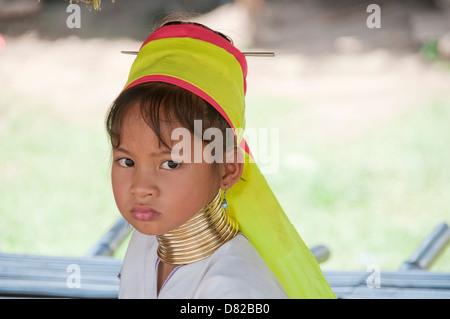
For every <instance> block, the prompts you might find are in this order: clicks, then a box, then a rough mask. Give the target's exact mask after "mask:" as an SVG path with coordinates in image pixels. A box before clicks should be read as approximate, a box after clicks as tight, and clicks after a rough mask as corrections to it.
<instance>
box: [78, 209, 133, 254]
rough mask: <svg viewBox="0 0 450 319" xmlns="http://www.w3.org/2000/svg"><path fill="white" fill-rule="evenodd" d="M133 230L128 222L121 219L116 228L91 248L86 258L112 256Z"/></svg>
mask: <svg viewBox="0 0 450 319" xmlns="http://www.w3.org/2000/svg"><path fill="white" fill-rule="evenodd" d="M131 230H132V228H131V227H129V225H128V223H127V221H126V220H125V219H123V218H122V217H120V218H119V219H118V220H117V222H116V223H115V224H114V226H113V227H111V229H110V230H109V231H108V232H107V233H106V234H105V235H103V237H102V238H101V239H100V240H99V241H98V242H97V244H95V245H94V247H92V248H91V250H90V251H89V252H88V253H87V254H86V257H94V256H112V255H113V254H114V252H115V251H116V250H117V248H118V247H119V246H120V244H121V243H122V242H123V241H124V240H125V238H126V237H127V236H128V235H129V234H130V232H131Z"/></svg>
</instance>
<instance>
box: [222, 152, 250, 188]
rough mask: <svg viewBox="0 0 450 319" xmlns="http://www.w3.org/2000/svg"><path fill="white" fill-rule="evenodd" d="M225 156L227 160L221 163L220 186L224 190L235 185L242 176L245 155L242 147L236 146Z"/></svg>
mask: <svg viewBox="0 0 450 319" xmlns="http://www.w3.org/2000/svg"><path fill="white" fill-rule="evenodd" d="M225 157H226V160H225V162H224V163H222V164H220V165H221V169H220V174H221V176H220V177H221V178H220V188H222V189H223V190H225V189H229V188H230V187H231V186H233V185H234V184H235V183H236V182H237V181H238V180H239V179H240V178H241V176H242V171H243V170H244V160H243V158H244V155H243V154H242V150H241V149H240V148H238V147H234V148H233V149H232V150H230V151H228V152H227V154H226V156H225Z"/></svg>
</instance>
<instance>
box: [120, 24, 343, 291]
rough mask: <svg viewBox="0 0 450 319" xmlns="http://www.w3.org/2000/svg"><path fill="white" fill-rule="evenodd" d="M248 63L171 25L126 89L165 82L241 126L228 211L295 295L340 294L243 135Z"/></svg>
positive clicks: (196, 30) (151, 44) (208, 37)
mask: <svg viewBox="0 0 450 319" xmlns="http://www.w3.org/2000/svg"><path fill="white" fill-rule="evenodd" d="M246 75H247V62H246V60H245V56H244V55H243V54H242V52H240V51H239V50H238V49H236V48H235V47H234V46H233V45H232V44H231V43H230V42H229V41H227V40H226V39H224V38H223V37H221V36H220V35H218V34H216V33H215V32H213V31H211V30H208V29H207V28H204V27H202V26H199V25H194V24H175V25H167V26H163V27H161V28H159V29H157V30H156V31H155V32H153V33H152V34H151V35H150V36H149V37H148V38H147V40H146V41H145V42H144V43H143V45H142V46H141V48H140V50H139V53H138V55H137V57H136V60H135V61H134V63H133V65H132V67H131V71H130V75H129V78H128V81H127V84H126V85H125V88H124V89H127V88H130V87H132V86H135V85H137V84H140V83H145V82H151V81H161V82H166V83H171V84H174V85H177V86H179V87H182V88H184V89H187V90H189V91H191V92H193V93H194V94H196V95H198V96H200V97H201V98H203V99H204V100H206V101H207V102H209V103H210V104H211V105H212V106H214V108H216V110H217V111H219V112H220V113H221V114H222V116H223V117H224V118H225V119H226V120H227V122H228V123H229V125H230V126H231V127H232V128H234V129H235V130H236V129H240V130H236V132H240V133H241V134H237V136H236V139H237V142H238V145H240V147H241V148H242V149H243V151H244V154H245V164H244V171H243V175H242V179H241V180H239V181H238V182H237V183H236V184H235V185H234V186H233V189H232V191H231V192H230V193H229V194H228V195H227V200H228V202H229V205H230V206H229V208H228V213H229V214H230V215H231V216H232V217H233V218H234V219H235V220H236V221H237V222H238V224H239V228H240V230H241V231H242V232H243V233H244V234H245V235H246V236H247V238H248V239H249V240H250V242H251V243H252V244H253V246H254V247H255V248H256V249H257V250H258V252H259V253H260V255H261V256H262V257H263V259H264V260H265V261H266V263H267V264H268V266H269V267H270V268H271V270H272V271H273V272H274V274H275V275H276V276H277V277H278V279H279V280H280V282H281V284H282V285H283V287H284V288H285V290H286V291H287V293H288V294H289V296H290V297H291V298H335V296H334V294H333V292H332V291H331V289H330V287H329V285H328V283H327V282H326V280H325V278H324V277H323V275H322V272H321V270H320V268H319V266H318V264H317V261H316V259H315V258H314V256H313V255H312V254H311V252H310V250H309V249H308V248H307V247H306V245H305V244H304V242H303V241H302V239H301V238H300V236H299V235H298V233H297V231H296V230H295V228H294V227H293V225H292V224H291V223H290V221H289V219H288V218H287V216H286V215H285V213H284V211H283V209H282V208H281V206H280V205H279V203H278V201H277V199H276V198H275V196H274V194H273V192H272V191H271V189H270V187H269V185H268V184H267V182H266V180H265V178H264V176H263V175H262V173H261V172H260V170H259V168H258V166H257V164H256V163H255V162H254V161H253V160H252V158H251V154H250V150H249V148H248V146H247V144H246V142H245V140H244V139H243V137H242V132H243V129H244V127H245V117H244V109H245V105H244V96H245V91H246Z"/></svg>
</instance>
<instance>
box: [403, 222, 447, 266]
mask: <svg viewBox="0 0 450 319" xmlns="http://www.w3.org/2000/svg"><path fill="white" fill-rule="evenodd" d="M449 242H450V228H449V227H448V225H447V224H446V223H441V224H439V225H438V226H437V227H436V228H435V229H434V230H433V232H432V233H431V234H430V235H429V236H428V237H427V238H426V239H425V240H424V241H423V242H422V244H421V245H420V246H419V248H418V249H417V250H416V251H415V252H414V254H413V255H412V256H411V258H409V259H408V260H407V261H406V262H405V263H403V265H402V267H401V268H400V270H411V269H428V268H429V267H430V265H431V264H432V263H433V262H434V261H435V260H436V258H437V257H438V256H439V254H440V253H441V252H442V251H443V250H444V248H445V246H446V245H447V244H448V243H449Z"/></svg>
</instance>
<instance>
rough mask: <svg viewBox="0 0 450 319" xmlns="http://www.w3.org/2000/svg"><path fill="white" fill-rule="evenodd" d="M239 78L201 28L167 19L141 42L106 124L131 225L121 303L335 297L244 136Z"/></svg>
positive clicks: (233, 54)
mask: <svg viewBox="0 0 450 319" xmlns="http://www.w3.org/2000/svg"><path fill="white" fill-rule="evenodd" d="M246 74H247V64H246V60H245V56H244V55H243V54H242V53H241V52H240V51H239V50H238V49H236V48H235V47H234V46H233V44H232V42H231V40H230V39H228V38H227V37H226V36H224V35H223V34H221V33H218V32H215V31H213V30H211V29H209V28H207V27H206V26H203V25H199V24H195V23H184V22H170V23H166V24H165V25H163V26H162V27H160V28H158V29H157V30H156V31H155V32H153V33H152V34H151V35H150V36H149V37H148V39H147V40H146V41H145V42H144V43H143V45H142V46H141V48H140V50H139V53H138V55H137V57H136V60H135V61H134V63H133V65H132V67H131V71H130V75H129V78H128V81H127V84H126V86H125V88H124V90H123V91H122V92H121V94H120V95H119V96H118V97H117V99H116V100H115V101H114V103H113V105H112V107H111V109H110V111H109V114H108V116H107V120H106V124H107V130H108V133H109V136H110V140H111V145H112V150H113V165H112V186H113V192H114V197H115V201H116V204H117V207H118V209H119V211H120V213H121V214H122V216H123V217H124V218H125V219H126V220H127V221H128V222H129V223H130V224H131V225H132V226H133V227H134V229H135V231H134V232H133V235H132V237H131V239H130V243H129V247H128V250H127V253H126V256H125V258H124V262H123V266H122V269H121V273H120V278H121V279H120V281H121V282H120V292H119V297H120V298H289V297H290V298H334V295H333V293H332V291H331V289H330V287H329V286H328V284H327V282H326V281H325V279H324V277H323V275H322V273H321V271H320V268H319V266H318V265H317V262H316V260H315V259H314V257H313V256H312V254H311V253H310V251H309V250H308V248H307V247H306V246H305V244H304V243H303V241H302V240H301V238H300V237H299V235H298V234H297V232H296V231H295V229H294V227H293V226H292V225H291V223H290V222H289V220H288V219H287V217H286V215H285V214H284V212H283V210H282V209H281V207H280V205H279V204H278V202H277V200H276V198H275V197H274V195H273V193H272V192H271V190H270V188H269V186H268V184H267V182H266V181H265V179H264V177H263V175H262V174H261V172H260V171H259V169H258V167H257V164H256V163H255V162H254V161H253V160H252V157H251V152H250V150H249V147H248V145H247V144H246V142H245V140H244V139H243V138H242V132H243V128H244V126H245V118H244V95H245V91H246ZM199 121H201V122H200V123H201V125H200V127H199V126H198V125H196V123H197V124H198V123H199ZM211 128H214V129H216V130H219V132H221V133H222V134H216V135H215V136H214V139H213V138H212V137H211V136H210V135H211V134H207V132H208V129H211ZM230 128H231V129H233V130H234V132H235V135H234V136H232V143H227V142H226V139H225V137H226V136H227V131H229V130H230ZM186 131H187V132H189V133H191V134H190V135H189V136H187V135H186V134H182V137H183V138H180V136H181V135H180V134H174V133H177V132H178V133H179V132H186ZM219 136H222V137H223V141H222V143H216V142H220V138H219ZM212 142H214V145H215V146H217V145H221V147H220V148H218V147H216V148H213V149H212V148H211V145H210V143H212ZM180 145H181V147H180ZM195 145H201V152H200V154H201V155H202V156H201V158H200V160H199V158H198V156H197V155H198V148H196V147H195ZM222 154H223V155H222Z"/></svg>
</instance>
